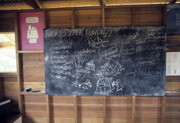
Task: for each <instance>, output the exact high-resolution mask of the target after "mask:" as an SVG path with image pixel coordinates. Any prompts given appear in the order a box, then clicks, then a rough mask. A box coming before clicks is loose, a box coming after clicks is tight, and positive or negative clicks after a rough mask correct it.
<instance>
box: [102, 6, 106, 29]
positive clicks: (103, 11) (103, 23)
mask: <svg viewBox="0 0 180 123" xmlns="http://www.w3.org/2000/svg"><path fill="white" fill-rule="evenodd" d="M105 26H106V24H105V8H104V7H102V27H105Z"/></svg>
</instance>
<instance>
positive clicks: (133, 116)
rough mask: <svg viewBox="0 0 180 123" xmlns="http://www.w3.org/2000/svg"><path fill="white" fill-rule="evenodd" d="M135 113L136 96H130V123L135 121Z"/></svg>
mask: <svg viewBox="0 0 180 123" xmlns="http://www.w3.org/2000/svg"><path fill="white" fill-rule="evenodd" d="M135 115H136V96H132V121H131V123H135Z"/></svg>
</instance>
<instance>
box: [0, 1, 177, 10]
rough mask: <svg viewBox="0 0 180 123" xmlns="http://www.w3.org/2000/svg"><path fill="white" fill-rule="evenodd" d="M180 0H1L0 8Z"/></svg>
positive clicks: (149, 3)
mask: <svg viewBox="0 0 180 123" xmlns="http://www.w3.org/2000/svg"><path fill="white" fill-rule="evenodd" d="M176 1H177V2H179V1H180V0H0V10H29V9H50V8H68V7H94V6H121V5H122V6H123V5H152V4H169V3H175V2H176Z"/></svg>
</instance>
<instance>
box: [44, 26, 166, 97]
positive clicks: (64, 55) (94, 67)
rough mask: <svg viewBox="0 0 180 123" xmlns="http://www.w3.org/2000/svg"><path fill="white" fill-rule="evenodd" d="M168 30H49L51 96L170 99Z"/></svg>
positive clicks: (48, 84) (47, 55) (48, 86)
mask: <svg viewBox="0 0 180 123" xmlns="http://www.w3.org/2000/svg"><path fill="white" fill-rule="evenodd" d="M165 34H166V29H165V28H164V27H106V28H100V27H99V28H74V29H67V28H61V29H46V30H45V33H44V39H45V77H46V93H47V94H48V95H138V96H162V95H164V94H165V73H166V72H165V62H166V60H165V54H166V51H165V43H166V42H165Z"/></svg>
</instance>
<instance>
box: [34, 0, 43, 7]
mask: <svg viewBox="0 0 180 123" xmlns="http://www.w3.org/2000/svg"><path fill="white" fill-rule="evenodd" d="M34 2H35V3H36V4H37V5H38V7H39V8H41V9H42V6H41V4H40V2H39V1H38V0H34Z"/></svg>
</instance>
